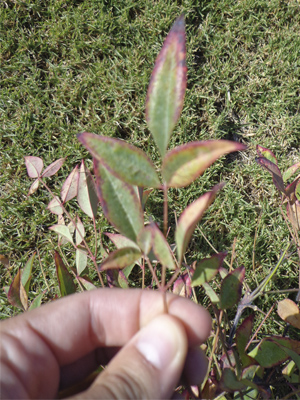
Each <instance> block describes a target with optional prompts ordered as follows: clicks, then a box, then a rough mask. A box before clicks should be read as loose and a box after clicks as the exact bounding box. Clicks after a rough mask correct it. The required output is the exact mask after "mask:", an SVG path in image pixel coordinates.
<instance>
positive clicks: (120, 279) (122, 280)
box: [118, 271, 129, 289]
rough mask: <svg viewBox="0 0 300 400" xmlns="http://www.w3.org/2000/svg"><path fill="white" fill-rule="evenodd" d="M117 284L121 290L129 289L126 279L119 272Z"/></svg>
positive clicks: (121, 272) (122, 273)
mask: <svg viewBox="0 0 300 400" xmlns="http://www.w3.org/2000/svg"><path fill="white" fill-rule="evenodd" d="M118 283H119V285H120V287H121V288H122V289H129V283H128V279H127V278H126V276H125V274H124V272H123V271H119V276H118Z"/></svg>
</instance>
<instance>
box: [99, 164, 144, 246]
mask: <svg viewBox="0 0 300 400" xmlns="http://www.w3.org/2000/svg"><path fill="white" fill-rule="evenodd" d="M94 172H95V175H96V187H97V192H98V196H99V199H100V202H101V205H102V208H103V212H104V215H105V216H106V218H107V219H108V220H109V222H110V223H111V224H112V225H114V226H115V227H116V228H117V229H118V230H119V231H120V232H121V233H122V234H123V235H125V236H126V237H128V238H129V239H131V240H133V241H136V238H137V235H138V233H139V232H140V231H141V230H142V228H143V226H144V214H143V211H142V207H141V203H140V201H139V199H138V196H137V195H136V193H135V191H134V189H133V187H132V186H131V185H129V184H128V183H125V182H122V181H121V180H120V179H118V178H116V177H115V176H114V175H112V174H111V173H110V172H109V171H108V170H107V169H106V168H105V167H103V166H102V165H101V164H100V162H98V161H97V160H96V159H94Z"/></svg>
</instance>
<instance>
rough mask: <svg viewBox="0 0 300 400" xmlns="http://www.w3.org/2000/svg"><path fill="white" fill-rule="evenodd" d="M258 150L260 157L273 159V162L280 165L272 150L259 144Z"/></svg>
mask: <svg viewBox="0 0 300 400" xmlns="http://www.w3.org/2000/svg"><path fill="white" fill-rule="evenodd" d="M256 152H257V155H258V157H264V158H266V159H267V160H269V161H271V162H272V163H273V164H275V165H278V162H277V159H276V157H275V155H274V153H273V152H272V151H271V150H269V149H266V148H265V147H262V146H260V145H259V144H258V145H257V146H256Z"/></svg>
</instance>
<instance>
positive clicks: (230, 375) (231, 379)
mask: <svg viewBox="0 0 300 400" xmlns="http://www.w3.org/2000/svg"><path fill="white" fill-rule="evenodd" d="M220 386H221V388H222V389H223V390H226V391H228V392H235V391H242V390H245V389H247V386H246V385H244V384H243V383H242V382H241V381H239V380H238V378H237V376H236V375H235V372H234V371H233V370H231V369H230V368H224V369H223V372H222V376H221V380H220Z"/></svg>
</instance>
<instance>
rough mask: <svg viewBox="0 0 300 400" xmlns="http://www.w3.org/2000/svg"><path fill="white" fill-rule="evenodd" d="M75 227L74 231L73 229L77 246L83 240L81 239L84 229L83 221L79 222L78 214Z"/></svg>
mask: <svg viewBox="0 0 300 400" xmlns="http://www.w3.org/2000/svg"><path fill="white" fill-rule="evenodd" d="M75 229H76V231H75V240H76V246H78V245H79V244H80V243H82V242H83V239H84V237H85V229H84V226H83V223H82V222H81V219H80V218H79V216H77V221H76V227H75Z"/></svg>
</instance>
